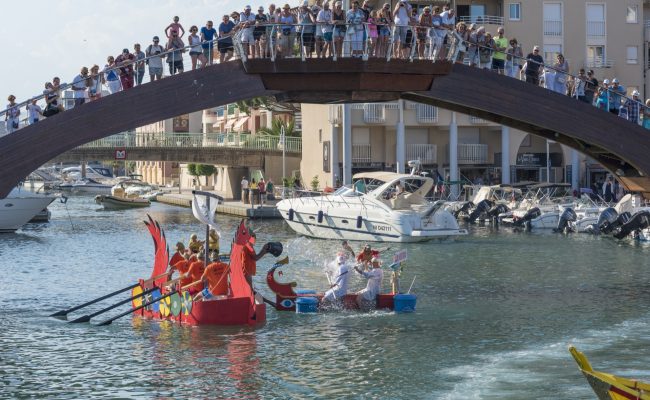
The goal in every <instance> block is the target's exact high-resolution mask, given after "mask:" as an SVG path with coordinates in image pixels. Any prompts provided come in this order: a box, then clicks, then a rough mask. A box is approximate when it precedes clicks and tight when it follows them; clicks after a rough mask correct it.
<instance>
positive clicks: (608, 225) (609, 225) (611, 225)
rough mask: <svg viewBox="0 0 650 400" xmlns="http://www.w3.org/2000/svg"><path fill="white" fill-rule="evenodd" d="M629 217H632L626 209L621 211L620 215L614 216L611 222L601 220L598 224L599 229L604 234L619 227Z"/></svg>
mask: <svg viewBox="0 0 650 400" xmlns="http://www.w3.org/2000/svg"><path fill="white" fill-rule="evenodd" d="M603 212H604V211H603ZM601 215H602V214H601ZM631 217H632V214H630V213H629V212H627V211H626V212H624V213H621V214H620V215H618V216H617V217H616V219H615V220H614V221H612V222H610V221H609V220H608V221H605V222H603V224H602V225H599V229H600V231H601V232H602V233H604V234H609V233H612V232H614V231H615V230H616V229H617V228H619V227H620V226H623V225H624V224H625V223H626V222H627V221H629V220H630V218H631Z"/></svg>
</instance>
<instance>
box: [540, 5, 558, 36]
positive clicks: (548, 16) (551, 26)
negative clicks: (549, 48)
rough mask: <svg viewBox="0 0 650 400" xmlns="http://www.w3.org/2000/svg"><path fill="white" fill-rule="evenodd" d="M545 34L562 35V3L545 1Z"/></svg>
mask: <svg viewBox="0 0 650 400" xmlns="http://www.w3.org/2000/svg"><path fill="white" fill-rule="evenodd" d="M544 35H545V36H562V3H544Z"/></svg>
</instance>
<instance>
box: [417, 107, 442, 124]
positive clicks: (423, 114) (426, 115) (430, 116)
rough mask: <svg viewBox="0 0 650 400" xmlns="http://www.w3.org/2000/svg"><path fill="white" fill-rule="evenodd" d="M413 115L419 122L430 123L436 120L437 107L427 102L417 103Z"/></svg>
mask: <svg viewBox="0 0 650 400" xmlns="http://www.w3.org/2000/svg"><path fill="white" fill-rule="evenodd" d="M415 117H416V119H417V121H418V122H419V123H421V124H431V123H434V122H437V121H438V108H437V107H434V106H430V105H428V104H418V105H417V106H416V108H415Z"/></svg>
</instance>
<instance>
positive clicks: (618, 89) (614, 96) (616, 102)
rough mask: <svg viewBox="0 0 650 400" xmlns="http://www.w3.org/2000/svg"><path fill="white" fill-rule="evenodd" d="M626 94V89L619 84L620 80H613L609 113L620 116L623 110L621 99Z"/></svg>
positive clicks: (610, 90)
mask: <svg viewBox="0 0 650 400" xmlns="http://www.w3.org/2000/svg"><path fill="white" fill-rule="evenodd" d="M624 94H625V88H624V87H623V85H620V84H619V83H618V78H614V79H613V80H612V86H611V87H610V88H609V112H611V113H612V114H616V115H618V110H619V109H620V108H621V97H622V96H623V95H624Z"/></svg>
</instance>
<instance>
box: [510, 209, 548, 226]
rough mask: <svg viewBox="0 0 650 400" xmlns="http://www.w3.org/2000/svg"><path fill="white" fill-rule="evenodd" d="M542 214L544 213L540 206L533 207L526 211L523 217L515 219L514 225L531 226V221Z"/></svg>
mask: <svg viewBox="0 0 650 400" xmlns="http://www.w3.org/2000/svg"><path fill="white" fill-rule="evenodd" d="M540 215H542V212H541V211H540V210H539V208H537V207H533V208H531V209H530V210H528V212H526V214H525V215H524V216H523V217H521V218H519V219H518V220H516V221H514V225H515V226H524V225H526V226H527V227H530V224H529V223H530V221H531V220H533V219H535V218H537V217H539V216H540Z"/></svg>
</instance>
